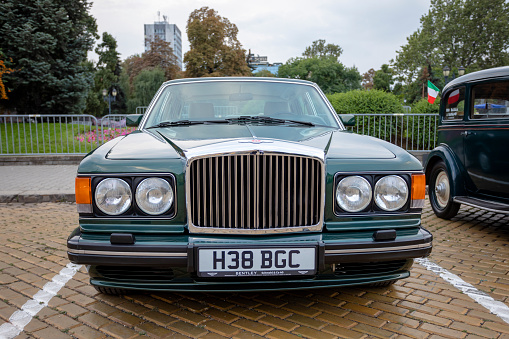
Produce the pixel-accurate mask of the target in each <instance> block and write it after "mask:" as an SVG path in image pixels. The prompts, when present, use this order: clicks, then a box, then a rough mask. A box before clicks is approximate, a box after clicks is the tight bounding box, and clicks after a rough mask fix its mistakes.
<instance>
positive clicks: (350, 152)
mask: <svg viewBox="0 0 509 339" xmlns="http://www.w3.org/2000/svg"><path fill="white" fill-rule="evenodd" d="M276 142H277V144H278V146H279V147H283V149H285V150H286V151H290V152H291V151H292V146H293V147H295V146H297V145H299V146H302V147H306V148H307V147H309V148H308V149H309V150H312V151H313V152H317V153H321V154H322V156H323V157H326V158H332V159H390V158H395V154H394V153H393V152H391V150H390V149H391V147H392V145H390V144H388V143H385V142H381V141H380V140H378V139H375V138H371V137H367V136H361V135H357V134H353V133H350V132H348V131H341V130H337V129H333V128H330V127H320V126H315V127H309V126H302V127H300V126H295V125H290V126H289V125H268V126H267V125H263V126H259V125H245V124H239V125H220V124H215V125H191V126H179V127H172V128H157V129H150V130H142V131H135V132H133V133H131V134H129V135H127V136H126V137H124V138H123V139H121V140H119V141H118V142H117V143H116V144H115V145H114V146H113V147H112V148H111V149H110V150H109V151H108V152H107V154H106V158H107V159H111V160H129V159H140V160H141V159H164V158H165V159H168V158H186V157H187V156H188V154H189V153H194V152H200V150H202V152H201V153H204V152H205V151H208V152H210V151H213V152H214V153H220V152H223V151H224V152H228V151H231V150H232V149H239V147H240V148H243V149H245V150H251V149H252V150H256V149H265V150H271V146H272V145H271V144H274V143H276Z"/></svg>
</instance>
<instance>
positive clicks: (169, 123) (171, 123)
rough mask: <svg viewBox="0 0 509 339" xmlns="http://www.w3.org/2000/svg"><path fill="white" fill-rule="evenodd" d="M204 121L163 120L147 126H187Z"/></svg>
mask: <svg viewBox="0 0 509 339" xmlns="http://www.w3.org/2000/svg"><path fill="white" fill-rule="evenodd" d="M204 123H205V122H204V121H194V120H178V121H163V122H160V123H158V124H157V125H154V126H150V127H147V129H149V128H159V127H170V126H189V125H200V124H204Z"/></svg>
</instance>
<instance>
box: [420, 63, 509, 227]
mask: <svg viewBox="0 0 509 339" xmlns="http://www.w3.org/2000/svg"><path fill="white" fill-rule="evenodd" d="M508 107H509V67H499V68H493V69H487V70H484V71H479V72H475V73H470V74H468V75H464V76H462V77H460V78H457V79H456V80H453V81H451V82H450V83H449V84H447V86H445V88H444V90H443V95H442V102H441V105H440V123H439V127H438V144H439V146H438V147H436V148H435V149H434V150H433V151H432V152H431V153H430V155H429V157H428V159H427V162H426V165H425V169H426V182H427V184H428V185H429V186H428V188H429V198H430V202H431V206H432V208H433V211H434V212H435V214H436V215H437V216H439V217H441V218H444V219H450V218H452V217H454V216H455V215H456V214H457V213H458V210H459V207H460V205H461V204H465V205H470V206H475V207H479V208H483V209H486V210H490V211H494V212H497V213H504V214H509V152H508V148H509V109H508Z"/></svg>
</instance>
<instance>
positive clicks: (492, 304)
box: [415, 258, 509, 324]
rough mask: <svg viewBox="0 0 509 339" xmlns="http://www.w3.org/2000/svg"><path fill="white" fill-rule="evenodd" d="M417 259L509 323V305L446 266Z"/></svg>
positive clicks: (425, 259)
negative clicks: (448, 269) (477, 287)
mask: <svg viewBox="0 0 509 339" xmlns="http://www.w3.org/2000/svg"><path fill="white" fill-rule="evenodd" d="M415 261H417V262H418V263H419V264H421V265H422V266H424V267H425V268H426V269H428V270H430V271H432V272H434V273H436V274H438V275H440V277H441V278H442V279H444V280H445V281H447V282H448V283H450V284H451V285H453V286H454V287H456V288H457V289H459V290H460V291H461V292H463V293H465V294H466V295H468V296H469V297H470V298H472V299H474V300H475V301H476V302H477V303H479V304H481V305H482V306H483V307H485V308H487V309H488V310H489V311H490V312H491V313H493V314H495V315H496V316H498V317H499V318H500V319H502V320H503V321H505V322H506V323H508V324H509V307H507V305H506V304H504V303H503V302H500V301H496V300H495V299H493V298H492V297H490V296H489V295H487V294H486V293H484V292H483V291H479V290H478V289H476V288H475V287H474V286H473V285H471V284H469V283H467V282H466V281H464V280H463V279H461V278H460V277H458V276H457V275H455V274H452V273H451V272H449V271H447V270H446V269H445V268H442V267H440V266H438V265H437V264H435V263H434V262H432V261H430V260H428V259H427V258H424V259H416V260H415Z"/></svg>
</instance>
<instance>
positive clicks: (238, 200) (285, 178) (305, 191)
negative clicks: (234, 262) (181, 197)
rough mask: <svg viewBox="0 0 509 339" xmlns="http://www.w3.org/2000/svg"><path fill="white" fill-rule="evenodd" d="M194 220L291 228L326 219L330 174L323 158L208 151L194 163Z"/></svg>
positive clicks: (199, 223) (222, 226)
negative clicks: (326, 185) (210, 154)
mask: <svg viewBox="0 0 509 339" xmlns="http://www.w3.org/2000/svg"><path fill="white" fill-rule="evenodd" d="M188 175H189V177H188V178H187V180H189V185H188V187H189V190H190V192H188V203H189V204H188V207H189V208H190V213H189V215H190V219H191V222H192V224H193V226H196V227H203V228H220V229H236V230H267V229H285V228H286V229H288V228H295V227H307V226H312V225H317V224H319V223H320V222H321V220H322V213H323V195H324V194H323V190H324V177H323V176H324V175H323V163H322V162H321V161H319V160H317V159H314V158H309V157H304V156H296V155H280V154H260V153H256V154H235V155H222V156H213V157H204V158H198V159H196V160H193V161H192V162H191V163H190V165H189V173H188Z"/></svg>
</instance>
